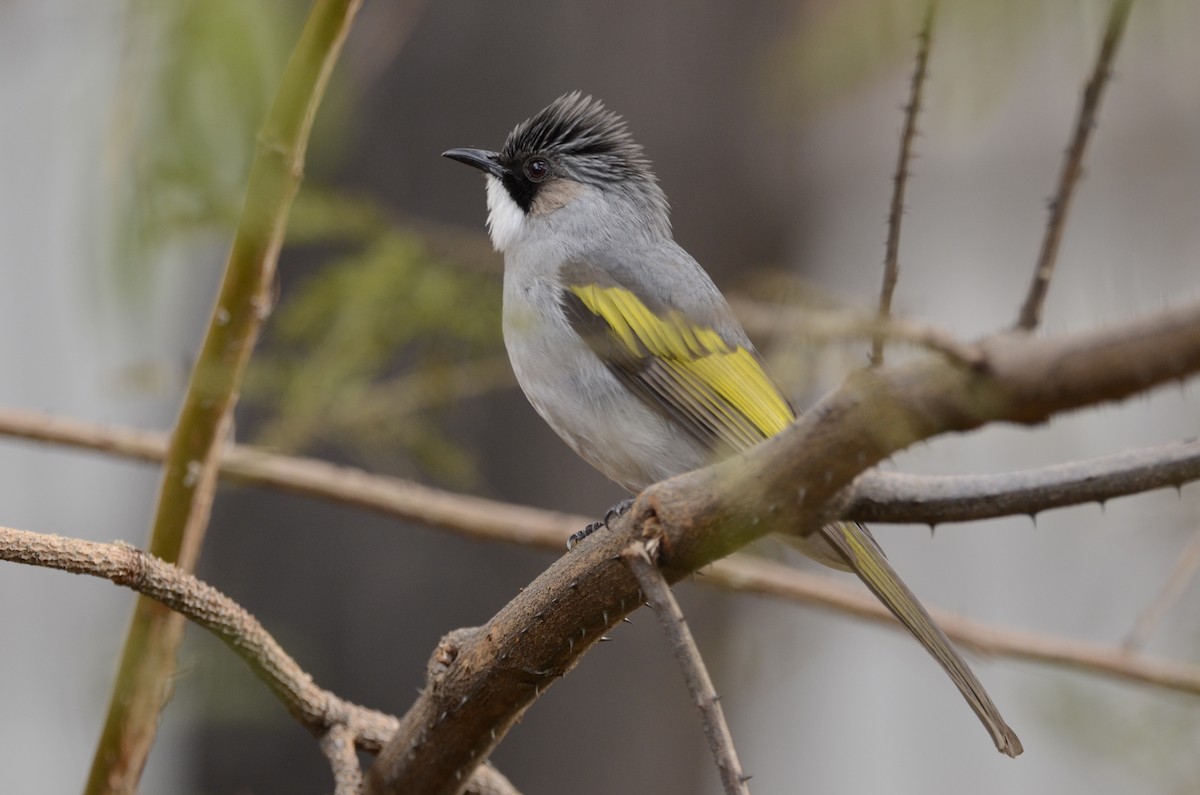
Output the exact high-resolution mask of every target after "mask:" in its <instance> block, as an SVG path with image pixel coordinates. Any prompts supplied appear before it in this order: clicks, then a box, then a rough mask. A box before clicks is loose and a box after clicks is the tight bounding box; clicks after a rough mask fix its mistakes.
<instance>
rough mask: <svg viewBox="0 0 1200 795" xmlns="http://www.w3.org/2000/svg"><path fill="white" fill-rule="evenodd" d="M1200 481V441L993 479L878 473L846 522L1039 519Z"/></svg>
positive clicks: (850, 494)
mask: <svg viewBox="0 0 1200 795" xmlns="http://www.w3.org/2000/svg"><path fill="white" fill-rule="evenodd" d="M1198 479H1200V439H1189V440H1185V441H1180V442H1171V443H1169V444H1164V445H1159V446H1156V447H1149V448H1145V449H1142V450H1127V451H1125V452H1121V453H1115V454H1113V455H1108V456H1103V457H1100V458H1093V459H1089V460H1087V461H1073V462H1071V463H1067V464H1054V465H1052V466H1045V467H1037V468H1035V469H1022V470H1020V471H1017V472H1002V473H997V474H990V475H909V474H902V473H897V472H880V471H878V470H873V471H871V472H866V473H864V474H863V476H862V477H860V478H859V479H858V480H856V481H855V482H854V485H852V486H851V487H850V488H849V489H848V490H847V493H846V497H847V502H846V505H845V507H844V508H843V509H842V512H841V513H842V515H841V518H845V519H857V520H858V521H860V522H911V523H920V524H929V525H934V524H942V523H944V522H968V521H974V520H977V519H993V518H996V517H998V516H1020V515H1028V516H1033V515H1036V514H1038V513H1040V512H1042V511H1045V510H1049V509H1051V508H1062V507H1066V506H1071V505H1083V504H1086V503H1090V502H1099V503H1103V502H1106V501H1107V500H1111V499H1113V498H1114V497H1123V496H1126V495H1129V494H1141V493H1143V492H1147V491H1151V490H1153V489H1160V488H1166V487H1176V488H1179V487H1181V486H1182V485H1183V484H1185V483H1188V482H1190V481H1195V480H1198Z"/></svg>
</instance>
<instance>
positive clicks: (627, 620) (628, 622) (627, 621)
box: [621, 616, 633, 624]
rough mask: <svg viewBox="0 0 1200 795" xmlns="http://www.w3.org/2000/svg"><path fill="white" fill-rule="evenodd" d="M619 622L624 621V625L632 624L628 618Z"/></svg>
mask: <svg viewBox="0 0 1200 795" xmlns="http://www.w3.org/2000/svg"><path fill="white" fill-rule="evenodd" d="M621 620H622V621H624V622H625V623H626V624H632V623H633V622H632V621H630V620H629V616H626V617H625V618H622V619H621Z"/></svg>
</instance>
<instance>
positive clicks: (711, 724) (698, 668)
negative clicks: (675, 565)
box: [621, 539, 750, 795]
mask: <svg viewBox="0 0 1200 795" xmlns="http://www.w3.org/2000/svg"><path fill="white" fill-rule="evenodd" d="M658 547H659V543H658V541H657V539H652V540H650V541H638V542H635V543H634V544H632V545H631V546H630V547H629V548H628V549H626V550H625V551H624V552H623V553H622V555H621V558H622V560H624V561H625V565H626V566H628V567H629V570H630V571H631V572H632V573H633V576H634V578H635V579H637V583H638V587H639V588H641V590H642V593H643V594H644V595H645V597H646V600H647V601H648V602H649V603H650V606H651V607H652V608H654V612H655V613H656V614H657V615H658V620H659V622H660V623H661V624H662V628H663V632H665V633H666V635H667V640H668V641H670V643H671V651H672V652H674V654H675V662H676V663H678V664H679V668H680V670H681V671H682V672H683V681H684V683H685V684H687V688H688V692H690V693H691V694H692V703H694V704H695V705H696V709H698V710H700V720H701V723H703V724H704V736H705V738H707V740H708V748H709V750H710V751H711V752H712V755H713V760H714V761H715V762H716V763H717V770H718V772H719V773H720V775H721V785H722V786H723V787H724V788H725V793H726V795H738V794H739V793H741V795H749V793H750V788H749V787H748V786H746V782H747V781H749V776H747V775H746V774H745V773H744V772H742V763H741V761H740V760H739V759H738V755H737V748H736V747H735V746H734V744H733V735H732V734H730V732H729V724H727V723H726V722H725V713H724V711H723V710H722V709H721V701H720V697H719V696H718V695H717V690H716V688H715V687H713V682H712V678H711V677H710V676H709V675H708V669H707V668H706V667H705V665H704V658H703V657H701V656H700V649H699V648H698V647H697V646H696V640H695V639H694V638H693V637H692V632H691V630H689V629H688V625H687V621H685V620H684V617H683V611H682V610H681V609H680V608H679V603H678V602H676V601H675V596H674V595H673V594H672V593H671V588H670V586H669V585H667V581H666V580H665V579H664V578H663V575H662V572H661V571H659V568H658V565H657V564H656V563H655V562H654V559H655V558H656V557H657V556H658Z"/></svg>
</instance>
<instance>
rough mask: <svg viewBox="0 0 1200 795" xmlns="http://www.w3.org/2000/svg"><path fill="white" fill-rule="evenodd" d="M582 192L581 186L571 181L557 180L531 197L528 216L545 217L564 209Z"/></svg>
mask: <svg viewBox="0 0 1200 795" xmlns="http://www.w3.org/2000/svg"><path fill="white" fill-rule="evenodd" d="M582 192H583V185H581V184H580V183H578V182H576V181H575V180H573V179H557V180H555V181H553V182H551V183H550V184H548V185H543V186H542V187H541V188H540V189H539V190H538V192H537V195H535V196H534V197H533V204H531V205H530V207H529V213H530V215H546V214H547V213H552V212H554V211H555V210H558V209H560V208H562V207H565V206H566V205H567V204H569V203H570V202H571V200H572V199H574V198H575V197H576V196H578V195H579V194H580V193H582Z"/></svg>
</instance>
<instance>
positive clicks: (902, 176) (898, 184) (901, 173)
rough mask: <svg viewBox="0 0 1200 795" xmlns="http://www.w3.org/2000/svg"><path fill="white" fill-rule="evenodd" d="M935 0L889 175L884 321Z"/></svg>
mask: <svg viewBox="0 0 1200 795" xmlns="http://www.w3.org/2000/svg"><path fill="white" fill-rule="evenodd" d="M936 12H937V0H928V2H927V3H926V5H925V19H924V20H923V21H922V22H921V32H920V33H919V34H918V36H917V41H918V44H917V63H916V66H914V67H913V76H912V85H911V86H910V88H909V95H908V104H907V105H905V106H904V130H903V132H901V133H900V152H899V154H898V155H897V156H896V176H895V177H893V178H892V188H893V189H892V204H891V209H890V210H889V211H888V234H887V244H886V245H885V247H884V251H885V254H884V260H883V286H882V287H881V288H880V291H879V319H880V321H884V322H886V321H887V319H888V317H889V316H890V315H891V313H892V294H893V293H894V292H895V291H896V281H897V279H899V277H900V220H901V218H902V217H903V215H904V189H905V187H906V186H907V185H908V174H909V170H908V169H909V164H910V163H911V162H912V146H913V141H914V140H915V139H916V137H917V115H918V114H920V112H921V94H922V91H923V89H924V88H925V78H926V77H927V75H928V74H929V51H930V49H931V45H932V43H933V18H934V16H935V14H936ZM885 339H886V338H885V336H884V335H883V334H882V333H876V335H875V339H874V340H872V342H871V365H872V366H874V367H879V366H880V365H882V364H883V343H884V341H885Z"/></svg>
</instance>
